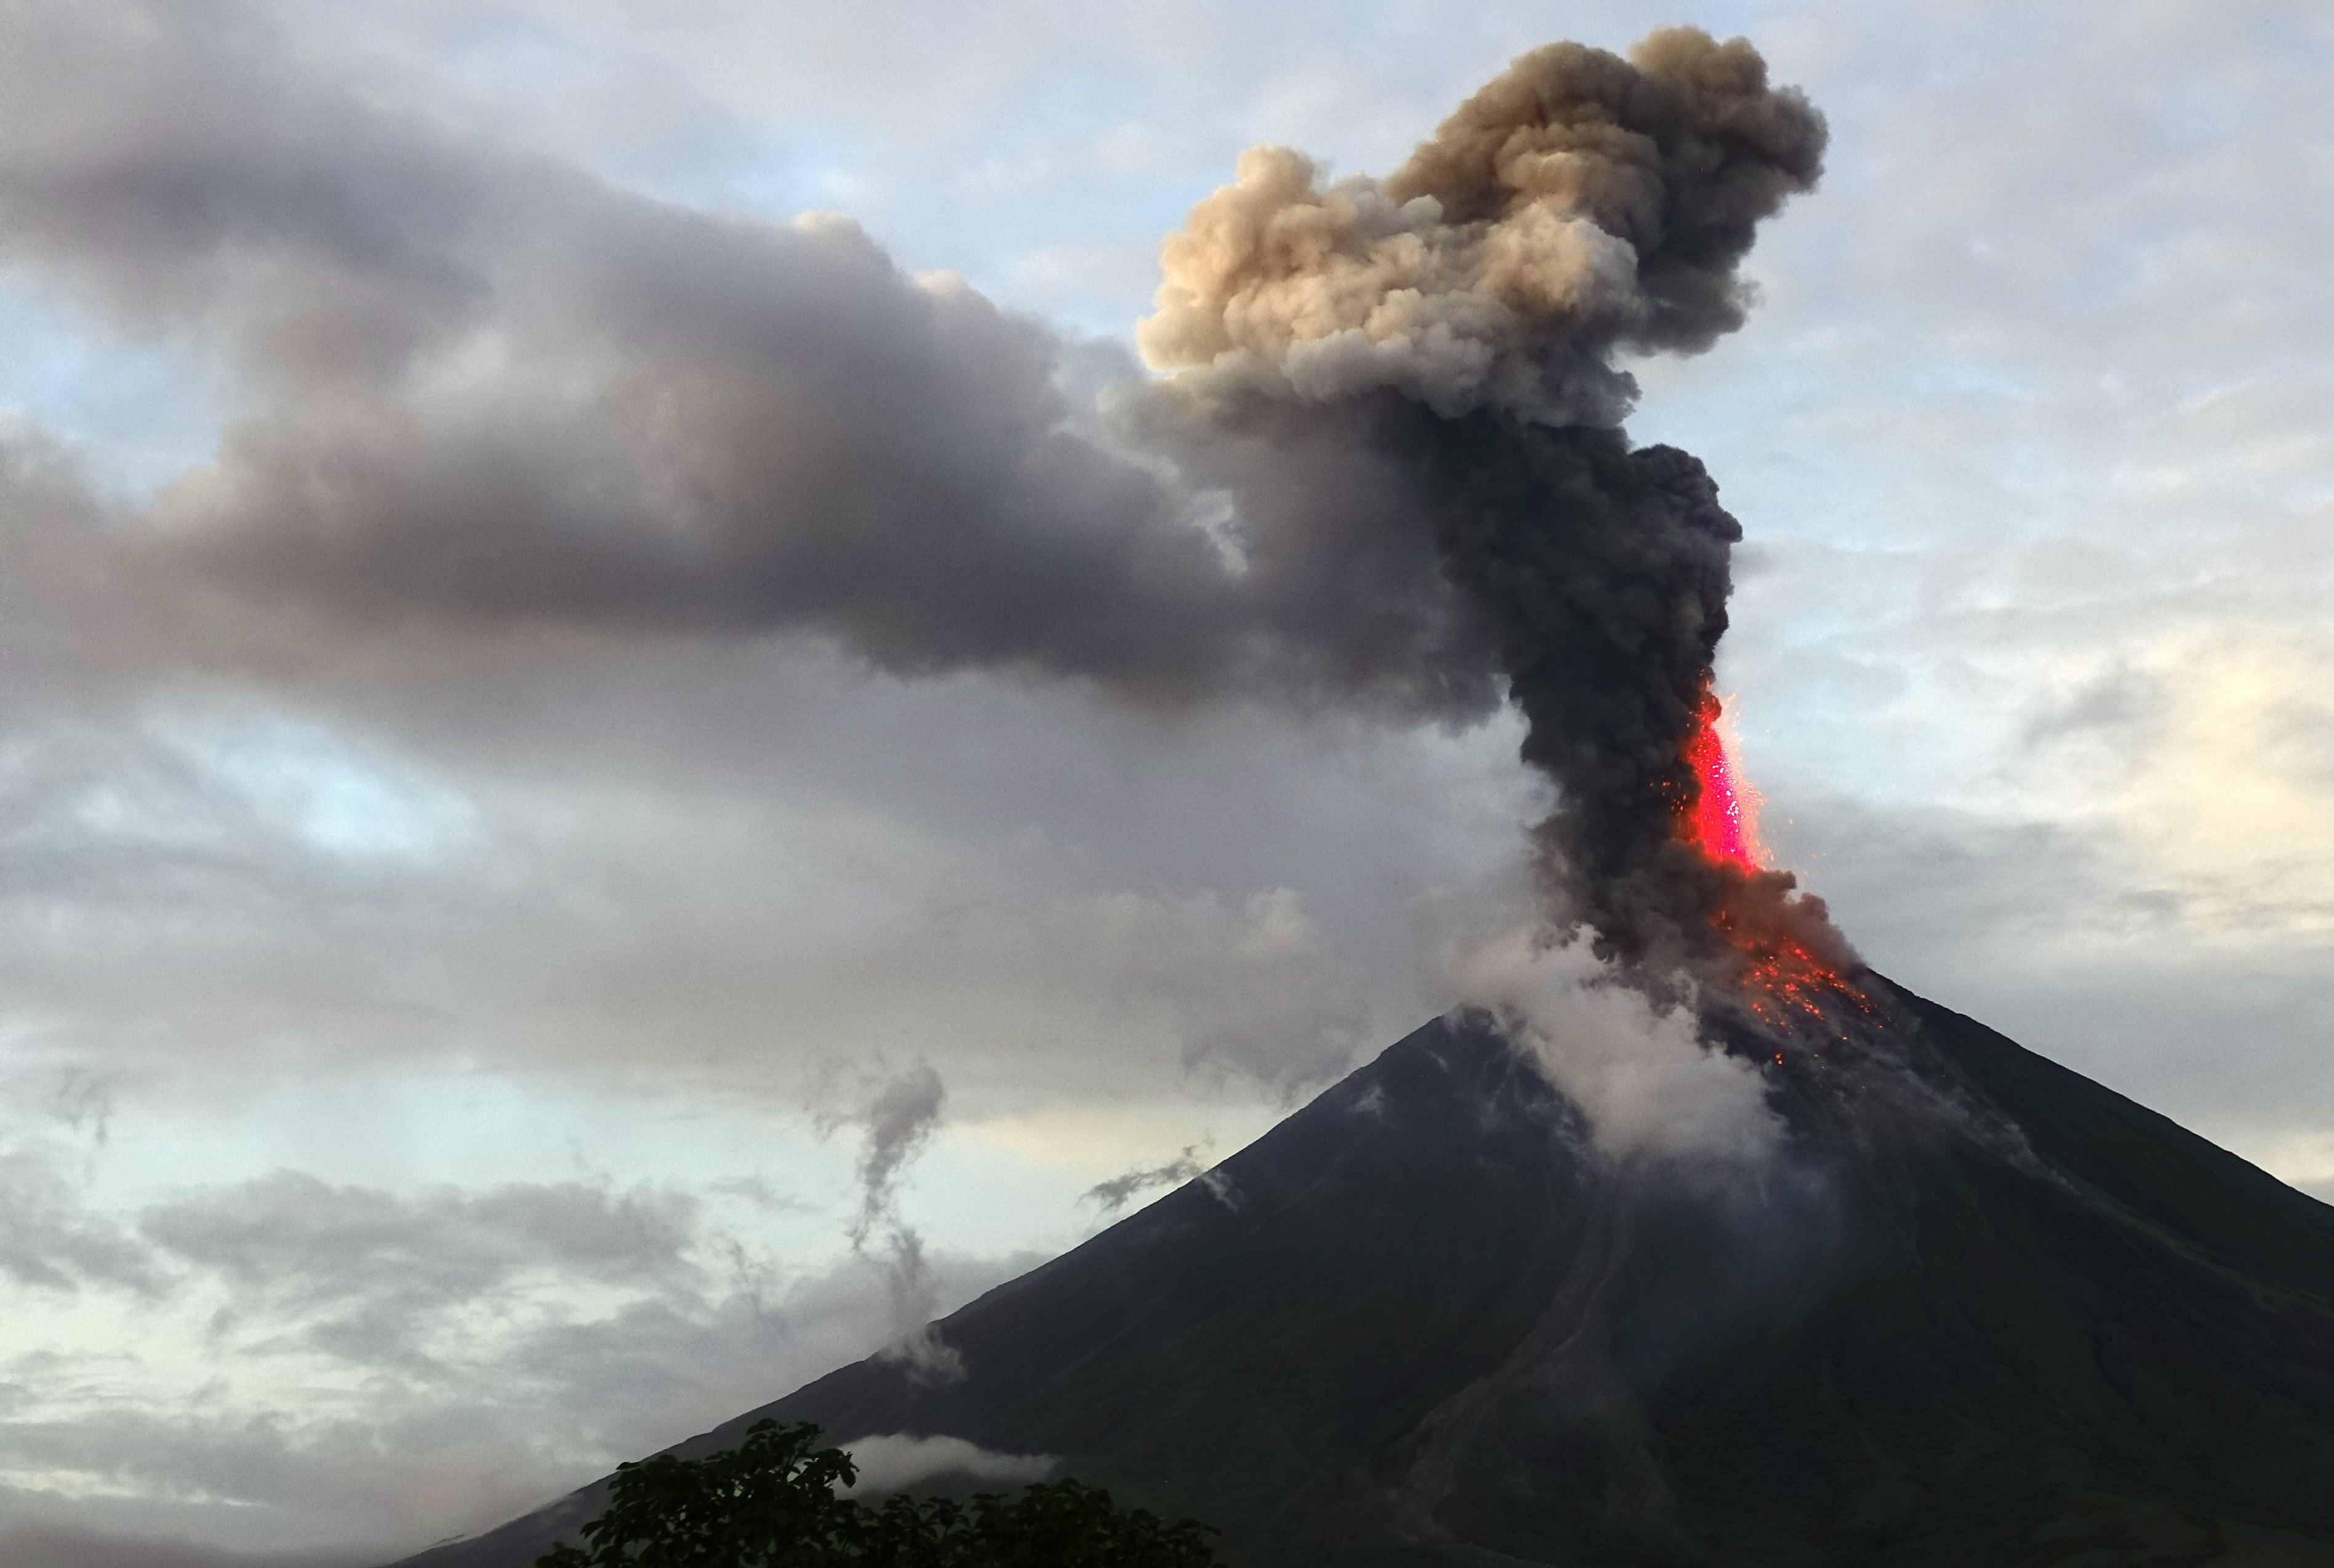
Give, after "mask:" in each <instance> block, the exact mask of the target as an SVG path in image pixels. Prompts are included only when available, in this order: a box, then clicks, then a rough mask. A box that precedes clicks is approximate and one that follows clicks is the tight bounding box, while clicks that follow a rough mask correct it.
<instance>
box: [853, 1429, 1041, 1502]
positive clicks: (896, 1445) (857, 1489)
mask: <svg viewBox="0 0 2334 1568" xmlns="http://www.w3.org/2000/svg"><path fill="white" fill-rule="evenodd" d="M843 1447H844V1448H845V1449H846V1450H847V1451H848V1452H849V1453H850V1455H851V1457H852V1461H853V1462H854V1464H856V1465H857V1466H858V1467H859V1479H858V1480H857V1481H856V1482H854V1484H853V1485H851V1486H848V1487H846V1488H844V1496H869V1495H871V1494H881V1493H885V1492H897V1491H899V1490H901V1489H902V1487H906V1486H914V1485H916V1483H918V1482H919V1481H929V1480H931V1479H932V1478H933V1477H936V1476H966V1477H971V1478H972V1479H973V1480H975V1481H1001V1482H1005V1483H1007V1484H1008V1485H1011V1486H1026V1485H1027V1484H1028V1483H1029V1482H1031V1481H1042V1480H1044V1479H1045V1478H1046V1477H1048V1476H1050V1475H1052V1474H1053V1473H1054V1468H1055V1467H1056V1466H1057V1465H1059V1464H1060V1463H1061V1461H1060V1460H1059V1459H1058V1458H1056V1457H1054V1456H1053V1455H1051V1454H999V1453H995V1452H992V1451H991V1450H989V1449H988V1448H982V1447H980V1446H979V1444H977V1443H970V1442H967V1441H966V1440H965V1439H964V1438H947V1437H917V1436H914V1435H912V1434H911V1433H907V1432H892V1433H886V1434H882V1435H879V1436H874V1437H866V1438H858V1439H856V1440H854V1441H853V1442H848V1443H845V1444H844V1445H843Z"/></svg>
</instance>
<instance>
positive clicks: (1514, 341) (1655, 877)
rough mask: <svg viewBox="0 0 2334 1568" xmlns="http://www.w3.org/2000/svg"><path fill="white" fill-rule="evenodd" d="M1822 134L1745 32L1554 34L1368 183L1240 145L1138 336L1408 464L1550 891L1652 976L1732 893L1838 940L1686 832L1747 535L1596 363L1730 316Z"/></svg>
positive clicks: (1732, 906)
mask: <svg viewBox="0 0 2334 1568" xmlns="http://www.w3.org/2000/svg"><path fill="white" fill-rule="evenodd" d="M1825 134H1826V133H1825V128H1824V122H1823V120H1822V118H1821V116H1819V115H1818V113H1817V112H1816V111H1815V110H1814V109H1813V108H1812V107H1810V106H1809V105H1808V102H1807V101H1806V100H1805V99H1804V98H1803V97H1801V96H1800V95H1799V93H1798V92H1796V91H1792V90H1790V89H1776V88H1772V87H1770V86H1769V84H1768V82H1767V73H1766V66H1765V63H1764V62H1763V61H1762V60H1761V59H1760V56H1759V54H1758V53H1757V52H1756V51H1755V50H1753V49H1752V48H1751V45H1750V44H1749V43H1747V42H1745V41H1743V40H1741V39H1735V40H1733V41H1731V42H1729V43H1718V42H1716V41H1714V40H1712V38H1711V37H1710V36H1709V35H1708V34H1703V33H1701V32H1699V31H1697V30H1694V29H1693V28H1672V29H1667V30H1664V31H1662V32H1657V33H1654V34H1652V35H1651V36H1649V37H1648V38H1646V39H1645V40H1644V42H1643V43H1640V44H1638V45H1637V47H1636V48H1635V50H1634V51H1632V53H1631V56H1630V58H1629V59H1626V60H1624V59H1621V58H1620V57H1618V56H1615V55H1613V54H1610V53H1606V52H1604V51H1602V50H1596V49H1589V48H1586V47H1583V46H1581V45H1579V44H1576V43H1558V44H1552V45H1550V46H1548V47H1547V48H1544V49H1540V50H1537V51H1534V52H1533V53H1529V54H1526V55H1524V56H1522V57H1521V58H1519V59H1518V60H1517V61H1516V62H1515V63H1513V64H1512V65H1511V66H1510V67H1509V70H1508V71H1507V72H1505V73H1504V74H1503V75H1501V76H1500V77H1499V78H1498V79H1497V80H1495V81H1493V82H1490V84H1488V85H1487V86H1485V87H1484V88H1482V89H1481V90H1480V91H1478V92H1477V93H1476V94H1475V95H1474V96H1473V97H1472V98H1471V99H1469V100H1468V101H1467V102H1466V103H1464V104H1463V105H1461V107H1460V109H1459V110H1458V111H1457V112H1456V113H1454V114H1453V115H1452V116H1451V118H1450V119H1449V120H1446V121H1444V123H1443V124H1442V127H1441V129H1440V130H1437V131H1436V133H1435V135H1434V136H1433V138H1432V139H1430V140H1429V141H1427V142H1426V143H1425V144H1423V146H1421V147H1420V148H1419V149H1418V150H1417V151H1416V152H1415V153H1413V155H1412V157H1411V159H1410V160H1409V161H1408V162H1407V163H1405V164H1404V165H1403V167H1402V168H1400V169H1398V170H1396V171H1395V172H1394V174H1393V175H1392V176H1390V177H1389V178H1386V179H1384V180H1383V181H1378V180H1373V179H1370V178H1358V177H1357V178H1349V179H1345V180H1341V181H1337V182H1335V183H1332V184H1328V185H1324V184H1322V183H1321V180H1320V177H1319V171H1318V170H1317V169H1316V168H1315V167H1314V166H1313V165H1312V163H1311V162H1310V161H1309V160H1307V159H1305V158H1304V157H1302V156H1301V155H1299V154H1297V153H1294V152H1291V151H1288V150H1287V149H1275V148H1265V149H1256V150H1254V151H1251V152H1249V154H1248V155H1246V157H1244V158H1243V159H1242V160H1241V163H1240V168H1239V178H1238V179H1237V180H1236V181H1235V182H1234V183H1233V184H1232V185H1230V186H1228V187H1226V188H1223V189H1222V190H1220V191H1218V192H1217V193H1216V194H1215V195H1213V196H1211V197H1209V198H1207V199H1206V200H1205V201H1202V202H1201V204H1200V205H1199V206H1198V207H1195V208H1194V209H1193V211H1192V214H1191V222H1190V224H1189V226H1187V228H1186V229H1185V230H1184V232H1183V233H1181V234H1180V235H1178V236H1174V237H1173V238H1171V239H1170V240H1169V241H1168V242H1167V243H1166V245H1165V247H1164V249H1163V251H1162V266H1163V271H1164V273H1165V281H1164V283H1163V284H1162V286H1161V289H1160V291H1159V309H1158V312H1157V313H1156V314H1154V315H1153V316H1152V317H1151V318H1150V320H1148V321H1147V322H1144V323H1143V329H1142V331H1141V333H1140V334H1139V341H1140V342H1141V344H1142V346H1143V350H1144V351H1145V353H1146V355H1147V356H1148V357H1149V358H1150V360H1151V361H1152V362H1153V365H1154V366H1157V367H1158V368H1160V369H1162V370H1168V371H1169V372H1171V375H1172V380H1171V386H1172V389H1173V390H1175V391H1177V392H1179V393H1181V395H1183V396H1184V397H1185V398H1187V399H1190V400H1191V402H1192V403H1193V404H1195V405H1197V406H1198V407H1200V408H1201V409H1204V410H1205V416H1204V417H1206V418H1210V419H1212V420H1213V421H1214V422H1216V423H1217V424H1218V425H1219V426H1221V427H1234V428H1259V427H1261V428H1289V427H1290V426H1292V425H1293V426H1294V427H1295V428H1297V429H1298V430H1299V431H1301V432H1303V433H1304V435H1303V436H1302V437H1300V439H1302V438H1306V437H1310V436H1311V435H1312V434H1313V433H1314V428H1316V427H1317V426H1318V425H1319V424H1321V423H1323V422H1326V423H1328V424H1330V425H1331V426H1332V427H1333V428H1336V429H1337V430H1338V431H1340V432H1341V433H1342V434H1343V435H1344V437H1345V438H1347V439H1350V440H1352V441H1353V442H1355V443H1356V444H1357V445H1360V446H1362V447H1365V448H1366V449H1368V450H1370V451H1372V452H1374V453H1375V454H1377V455H1379V456H1380V457H1384V458H1386V459H1388V460H1389V461H1391V463H1392V464H1393V466H1394V468H1395V469H1396V470H1397V471H1399V472H1400V474H1401V475H1402V476H1403V481H1404V486H1405V495H1406V499H1407V501H1408V504H1409V505H1411V506H1412V507H1413V509H1414V513H1415V515H1416V519H1417V523H1416V526H1417V527H1418V528H1419V530H1420V531H1421V532H1422V533H1425V534H1429V535H1431V537H1432V539H1433V541H1434V544H1435V548H1436V552H1437V555H1438V559H1439V562H1440V566H1441V570H1442V574H1443V575H1444V577H1445V579H1446V581H1447V582H1449V583H1450V584H1451V585H1452V587H1453V588H1454V589H1455V590H1456V591H1457V592H1458V593H1459V595H1460V598H1461V601H1463V602H1464V603H1465V605H1466V607H1467V609H1468V611H1469V612H1470V613H1471V615H1472V616H1474V617H1475V619H1476V622H1477V624H1478V625H1479V626H1480V628H1481V629H1482V630H1483V634H1484V635H1485V637H1486V638H1487V640H1489V642H1490V647H1491V649H1492V655H1493V658H1494V659H1495V661H1496V663H1497V665H1498V668H1499V669H1500V672H1501V674H1502V675H1503V676H1504V677H1505V678H1506V680H1507V683H1508V689H1509V696H1510V697H1512V699H1513V700H1514V701H1515V703H1516V704H1517V706H1518V707H1519V708H1521V710H1522V712H1523V714H1524V717H1525V718H1526V719H1527V721H1528V723H1529V736H1528V737H1527V739H1526V741H1525V743H1524V747H1523V756H1524V760H1525V761H1526V762H1527V763H1529V764H1530V765H1532V766H1534V767H1536V768H1538V769H1539V770H1540V771H1541V772H1543V773H1545V774H1548V777H1549V778H1550V779H1552V780H1553V781H1554V782H1555V784H1557V786H1558V792H1559V803H1558V809H1557V811H1556V813H1555V814H1554V815H1553V816H1552V817H1550V818H1549V819H1548V822H1545V823H1544V824H1542V826H1541V828H1540V829H1539V832H1538V838H1539V842H1540V845H1541V847H1542V849H1543V850H1544V851H1545V861H1546V864H1547V867H1548V871H1549V872H1550V874H1551V880H1552V883H1553V890H1554V891H1555V892H1556V894H1557V895H1558V916H1559V918H1560V919H1562V920H1564V921H1567V922H1570V923H1577V924H1585V925H1586V926H1587V927H1588V928H1590V929H1591V930H1592V931H1593V932H1594V934H1595V938H1596V949H1597V951H1598V952H1599V953H1600V954H1601V955H1602V956H1604V957H1608V958H1611V959H1614V960H1616V961H1617V962H1619V963H1620V964H1621V965H1622V966H1623V967H1625V969H1626V970H1628V971H1630V972H1632V973H1633V974H1634V975H1635V976H1637V977H1638V978H1640V979H1641V980H1643V981H1644V982H1646V983H1648V984H1651V985H1654V986H1657V987H1658V986H1661V985H1663V984H1664V979H1663V977H1664V976H1669V975H1673V974H1674V973H1675V972H1676V971H1677V970H1678V969H1679V968H1680V967H1683V966H1687V965H1698V964H1708V963H1710V962H1713V961H1716V960H1717V959H1718V958H1719V957H1720V956H1721V955H1722V951H1723V949H1724V948H1725V943H1724V942H1723V941H1722V940H1721V938H1719V936H1718V935H1717V933H1716V931H1715V930H1714V928H1713V922H1714V921H1715V920H1716V919H1717V918H1718V917H1719V916H1720V914H1721V911H1722V909H1724V910H1725V912H1726V915H1727V918H1728V919H1730V920H1731V921H1739V922H1741V923H1742V924H1747V925H1752V926H1770V927H1789V928H1794V929H1796V930H1799V931H1801V932H1803V933H1804V939H1807V940H1810V941H1812V942H1814V943H1816V944H1818V946H1820V947H1821V948H1823V949H1824V950H1826V951H1827V952H1828V953H1835V954H1843V955H1844V953H1845V948H1844V947H1843V946H1842V945H1841V944H1840V943H1839V942H1838V940H1837V937H1836V935H1835V934H1833V933H1831V931H1830V928H1829V926H1828V923H1827V922H1826V921H1825V919H1824V918H1823V911H1822V909H1821V906H1820V904H1818V903H1817V902H1815V901H1814V900H1812V899H1794V898H1793V897H1792V896H1791V891H1792V883H1791V880H1790V879H1789V877H1788V876H1784V875H1781V874H1779V873H1771V872H1754V871H1747V870H1744V869H1742V868H1739V867H1734V866H1730V865H1725V864H1721V863H1714V862H1712V861H1711V860H1709V859H1708V858H1706V857H1704V856H1702V855H1701V854H1699V853H1697V852H1696V851H1693V849H1691V848H1689V847H1688V846H1686V845H1685V844H1683V843H1681V842H1678V834H1677V832H1676V822H1677V817H1678V813H1680V812H1681V811H1682V810H1684V809H1687V808H1690V807H1691V805H1692V803H1693V801H1694V799H1695V797H1696V794H1697V792H1698V790H1699V784H1698V782H1697V780H1696V777H1695V774H1694V771H1693V767H1692V766H1691V765H1690V764H1689V762H1688V760H1687V757H1686V745H1687V741H1688V738H1689V736H1690V735H1691V733H1692V731H1693V726H1694V725H1695V723H1696V722H1697V716H1698V715H1699V713H1700V712H1701V710H1702V707H1703V705H1704V703H1705V702H1706V700H1707V698H1708V695H1709V690H1710V682H1711V678H1712V667H1713V665H1714V663H1715V660H1716V657H1717V649H1718V642H1719V640H1720V638H1721V637H1722V636H1723V635H1724V633H1725V630H1726V601H1727V597H1728V593H1729V592H1730V589H1731V571H1730V559H1729V557H1730V551H1731V547H1732V545H1733V544H1734V543H1735V542H1736V541H1737V540H1739V539H1740V538H1741V526H1740V525H1739V524H1737V523H1736V521H1735V520H1734V518H1733V517H1732V516H1731V515H1729V514H1728V513H1727V512H1726V510H1725V509H1724V508H1723V507H1722V505H1720V504H1719V500H1718V490H1717V486H1716V485H1715V484H1713V483H1712V480H1711V478H1710V476H1709V475H1708V474H1707V473H1706V472H1705V471H1704V469H1703V468H1702V464H1701V463H1700V462H1699V461H1697V460H1696V459H1695V458H1694V457H1692V456H1691V455H1689V454H1687V453H1685V452H1683V451H1680V450H1678V449H1676V448H1675V447H1658V446H1657V447H1643V448H1633V447H1631V446H1630V444H1629V442H1628V440H1627V438H1626V437H1625V435H1624V434H1623V433H1622V431H1621V429H1620V428H1619V421H1620V419H1621V418H1622V416H1623V415H1625V413H1626V412H1627V410H1628V409H1629V408H1630V406H1631V404H1632V403H1633V401H1634V399H1635V395H1636V387H1635V382H1634V381H1633V380H1631V379H1630V377H1629V376H1628V375H1627V373H1626V372H1625V370H1621V369H1620V368H1619V367H1618V366H1617V365H1615V362H1614V357H1615V354H1616V353H1618V352H1620V351H1639V352H1644V351H1657V350H1664V351H1681V352H1693V351H1699V350H1702V349H1705V348H1707V347H1709V346H1710V345H1711V344H1712V342H1714V341H1716V340H1717V339H1718V338H1719V337H1720V336H1721V335H1722V334H1724V333H1726V332H1731V331H1732V330H1733V329H1734V328H1735V327H1737V326H1739V325H1741V322H1742V319H1743V312H1744V308H1745V304H1746V303H1747V297H1748V293H1749V290H1748V286H1747V284H1745V283H1744V282H1743V280H1742V279H1741V277H1740V276H1739V275H1738V272H1737V268H1738V266H1739V265H1740V263H1741V259H1742V257H1743V256H1744V255H1745V254H1746V253H1747V252H1748V251H1749V249H1750V247H1751V241H1752V238H1753V237H1754V235H1755V232H1756V229H1757V226H1758V224H1759V222H1760V220H1761V219H1763V218H1766V217H1768V216H1771V215H1772V214H1773V213H1774V212H1775V211H1776V210H1777V209H1778V208H1779V207H1780V206H1781V205H1782V203H1783V201H1784V200H1785V199H1786V198H1787V197H1789V196H1791V195H1794V194H1796V193H1799V192H1801V191H1805V190H1808V189H1810V188H1812V187H1813V186H1814V183H1815V181H1816V178H1817V177H1818V174H1819V172H1820V170H1821V167H1822V154H1823V149H1824V142H1825ZM1288 409H1297V410H1303V411H1304V412H1299V413H1298V414H1297V416H1296V417H1295V418H1293V419H1291V418H1289V417H1288V415H1287V414H1286V413H1284V412H1282V410H1288ZM1316 409H1320V410H1323V412H1321V413H1319V414H1318V415H1317V416H1313V415H1310V412H1309V411H1311V410H1316Z"/></svg>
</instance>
